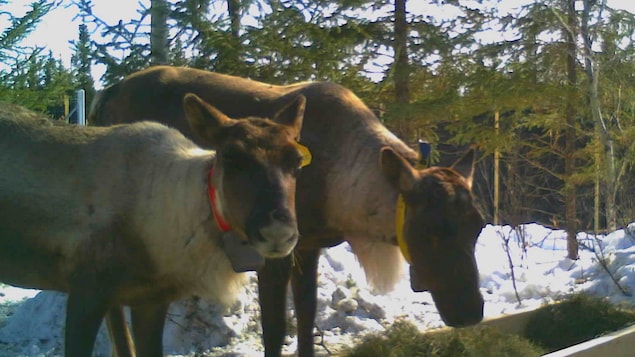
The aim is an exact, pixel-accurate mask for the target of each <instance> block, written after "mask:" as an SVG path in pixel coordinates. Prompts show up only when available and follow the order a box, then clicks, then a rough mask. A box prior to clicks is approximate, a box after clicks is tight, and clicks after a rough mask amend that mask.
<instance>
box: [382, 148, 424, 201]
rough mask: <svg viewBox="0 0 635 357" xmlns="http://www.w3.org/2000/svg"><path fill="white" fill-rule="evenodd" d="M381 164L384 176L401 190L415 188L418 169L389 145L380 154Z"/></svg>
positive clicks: (406, 190) (405, 190)
mask: <svg viewBox="0 0 635 357" xmlns="http://www.w3.org/2000/svg"><path fill="white" fill-rule="evenodd" d="M380 166H381V171H382V173H383V174H384V177H385V178H386V179H387V180H388V182H389V183H390V184H391V185H392V186H393V187H394V188H395V189H396V190H397V191H399V192H408V191H412V190H413V189H414V185H415V178H416V177H415V176H416V171H415V169H414V168H412V165H410V163H409V162H408V161H406V159H404V158H403V157H401V155H399V154H397V153H396V152H395V151H394V150H393V149H391V148H389V147H387V146H386V147H383V148H382V149H381V154H380Z"/></svg>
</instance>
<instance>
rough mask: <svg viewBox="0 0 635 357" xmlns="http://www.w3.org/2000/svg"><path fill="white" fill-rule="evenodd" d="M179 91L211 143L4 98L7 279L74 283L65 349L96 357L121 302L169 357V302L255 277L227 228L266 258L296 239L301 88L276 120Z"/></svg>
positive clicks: (1, 226)
mask: <svg viewBox="0 0 635 357" xmlns="http://www.w3.org/2000/svg"><path fill="white" fill-rule="evenodd" d="M180 101H181V103H182V104H181V106H182V107H183V109H182V110H183V113H184V117H183V120H185V121H186V122H187V123H188V125H190V128H191V133H194V134H196V135H197V136H198V138H199V139H198V140H199V142H201V143H204V144H205V146H206V147H208V148H213V149H214V150H215V151H210V150H203V149H201V148H199V147H198V146H196V145H195V144H194V143H193V142H192V141H191V140H189V139H187V138H186V137H184V136H183V135H182V134H181V133H180V132H179V131H177V130H174V129H171V128H168V127H166V126H164V125H162V124H159V123H154V122H141V123H135V124H122V125H117V126H113V127H109V128H100V127H77V126H71V125H61V126H60V125H52V124H51V121H50V120H47V119H43V118H41V117H37V116H36V115H34V114H33V113H30V112H28V111H27V110H25V109H23V108H20V107H17V106H14V105H10V104H2V105H0V167H1V168H2V173H1V174H0V281H2V282H5V283H8V284H11V285H15V286H20V287H28V288H38V289H46V290H58V291H62V292H66V293H68V303H67V313H66V329H65V355H66V356H72V357H83V356H85V357H88V356H91V355H92V349H93V345H94V341H95V338H96V334H97V330H98V328H99V326H100V324H101V321H102V319H103V318H104V316H105V315H107V314H108V318H109V319H117V318H118V316H119V317H121V315H117V312H118V311H121V306H124V305H125V306H130V309H131V316H132V321H133V322H134V325H133V333H134V339H135V341H138V343H137V347H138V348H137V355H138V356H144V357H145V356H161V355H162V334H163V322H164V320H165V314H166V311H167V308H168V306H169V304H170V302H172V301H175V300H177V299H182V298H184V297H187V296H192V295H198V296H203V297H208V298H211V299H213V300H216V301H220V302H224V303H229V302H231V301H233V299H234V296H235V293H236V292H237V290H238V289H239V288H240V287H242V286H243V284H244V283H245V282H246V281H245V279H244V277H243V275H244V274H238V273H236V272H235V271H234V269H232V266H231V265H230V261H229V260H228V254H227V252H226V246H227V244H226V243H225V241H224V240H223V239H224V238H225V237H224V235H225V233H223V230H225V229H221V228H222V227H225V228H227V227H229V228H230V232H231V237H230V240H231V239H234V240H238V241H240V242H248V244H249V247H251V248H253V249H255V250H256V251H257V252H258V253H259V254H261V255H262V256H264V257H266V258H282V257H285V256H287V255H289V253H291V251H292V250H293V248H294V247H295V245H296V243H297V240H298V229H297V221H296V214H295V186H296V175H297V173H298V170H299V168H300V166H301V165H302V162H303V160H304V158H303V155H304V152H303V151H302V150H301V149H299V144H297V142H296V141H297V139H298V138H299V134H300V128H301V125H302V114H303V111H304V102H305V99H304V98H303V97H301V96H298V97H295V99H293V100H291V102H290V103H288V105H285V106H283V107H282V109H281V110H280V111H278V112H277V113H278V114H277V115H275V116H274V117H273V118H272V119H271V120H269V119H263V118H255V117H246V118H244V119H235V120H234V119H230V118H229V117H227V116H226V115H225V114H223V113H222V112H220V111H219V110H218V109H216V108H214V107H213V106H211V105H209V104H207V103H205V102H203V101H202V100H201V99H200V98H198V97H197V96H196V95H194V94H187V95H185V96H181V100H180ZM210 198H213V199H210ZM214 217H216V219H215V218H214ZM108 311H111V313H108ZM117 326H120V325H119V324H117V323H109V327H111V328H112V327H117ZM110 332H111V336H114V337H117V336H119V338H121V336H124V337H123V338H125V339H127V340H128V341H127V342H129V341H130V338H129V337H128V336H127V330H126V331H112V330H111V331H110ZM117 342H118V343H119V345H120V346H121V347H118V348H119V350H118V352H119V354H120V355H124V356H125V355H134V352H132V351H130V350H128V351H125V350H124V348H126V346H123V345H122V341H121V340H120V341H117ZM123 342H126V341H123Z"/></svg>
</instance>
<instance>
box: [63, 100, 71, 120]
mask: <svg viewBox="0 0 635 357" xmlns="http://www.w3.org/2000/svg"><path fill="white" fill-rule="evenodd" d="M70 110H71V104H70V100H69V98H68V96H67V95H66V94H64V119H65V120H66V121H68V113H69V112H70Z"/></svg>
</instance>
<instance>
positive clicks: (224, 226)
mask: <svg viewBox="0 0 635 357" xmlns="http://www.w3.org/2000/svg"><path fill="white" fill-rule="evenodd" d="M212 176H214V166H212V168H211V169H209V176H208V181H207V192H208V193H209V202H210V205H211V206H212V212H213V213H214V218H215V219H216V224H217V225H218V228H219V229H220V230H221V231H223V232H228V231H230V230H231V229H232V227H231V226H230V225H229V223H228V222H227V221H226V220H225V219H224V218H223V216H222V215H221V213H220V212H219V210H218V206H217V205H216V189H215V188H214V184H213V183H212Z"/></svg>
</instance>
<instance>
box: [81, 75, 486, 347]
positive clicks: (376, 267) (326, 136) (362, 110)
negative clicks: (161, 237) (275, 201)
mask: <svg viewBox="0 0 635 357" xmlns="http://www.w3.org/2000/svg"><path fill="white" fill-rule="evenodd" d="M186 92H193V93H196V94H198V95H199V96H200V97H201V98H202V99H204V100H205V101H207V102H209V103H211V104H213V105H215V106H217V107H218V108H220V109H221V110H222V111H224V112H226V113H229V115H234V116H243V115H269V114H270V113H272V112H273V111H274V110H275V108H276V107H277V106H279V103H280V102H285V101H287V100H288V98H289V97H293V96H297V95H299V94H301V95H303V96H304V97H306V110H305V116H304V123H303V129H302V143H303V144H304V145H306V146H308V148H309V149H310V150H311V153H312V155H313V162H312V164H311V165H310V166H309V167H307V169H306V170H303V172H302V174H301V175H300V177H299V178H298V188H297V192H296V198H297V202H296V206H297V213H298V225H299V229H300V233H301V238H300V240H299V242H298V245H297V247H296V249H295V252H294V257H295V259H292V258H288V257H287V258H282V259H267V260H266V264H265V266H264V267H263V268H261V269H259V270H258V283H259V298H260V305H261V319H262V328H263V340H264V345H265V355H266V356H280V354H281V346H282V344H283V340H284V336H285V334H286V315H285V311H286V291H287V290H286V288H287V284H288V281H289V280H291V283H292V291H293V297H294V304H295V308H296V315H297V320H298V321H297V333H298V355H299V356H312V355H313V354H314V345H313V337H314V333H313V326H314V320H315V314H316V294H317V270H318V267H317V266H318V258H319V255H320V249H322V248H326V247H331V246H334V245H337V244H340V243H342V242H344V241H347V242H349V243H350V245H351V247H352V249H353V252H354V253H355V254H356V256H357V258H358V260H359V262H360V264H361V265H362V267H363V269H364V271H365V273H366V276H367V278H368V280H369V281H370V283H371V284H373V285H374V286H375V287H376V288H378V289H379V290H388V289H390V288H391V287H392V286H393V285H394V283H395V282H396V281H397V279H398V277H399V273H400V267H401V266H402V264H401V261H402V252H400V249H399V245H398V243H397V236H398V235H397V232H396V229H395V220H396V217H403V225H402V227H403V229H400V230H399V233H400V234H399V236H402V239H401V243H402V244H401V247H402V248H403V252H404V254H405V255H408V256H409V262H410V279H411V285H412V289H413V290H415V291H424V290H427V291H429V292H430V293H431V294H432V297H433V299H434V301H435V305H436V306H437V308H438V310H439V312H440V314H441V317H442V318H443V320H444V321H445V323H446V324H448V325H450V326H466V325H472V324H476V323H478V322H480V321H481V320H482V317H483V298H482V295H481V293H480V290H479V276H478V269H477V265H476V261H475V257H474V247H475V243H476V239H477V237H478V235H479V233H480V231H481V228H482V227H483V224H484V222H483V219H482V217H481V215H480V213H479V211H478V210H477V208H476V206H475V202H474V198H473V195H472V191H471V185H472V175H473V171H474V160H473V155H472V154H471V153H470V154H467V155H466V156H465V157H464V159H463V160H460V161H459V162H457V163H456V164H455V165H453V166H452V167H430V168H426V169H417V168H415V163H416V161H417V153H416V152H415V151H413V150H412V149H410V148H409V147H408V146H407V145H406V144H405V143H403V142H402V141H401V140H399V139H398V138H397V137H396V136H395V135H393V134H392V133H391V132H390V131H389V130H388V129H387V128H386V127H385V126H383V125H382V124H381V123H380V122H379V120H378V119H377V118H376V117H375V115H373V113H372V112H371V111H370V110H369V108H368V107H367V106H366V105H365V104H364V103H363V102H362V101H361V100H360V99H359V98H358V97H357V96H355V94H353V93H352V92H351V91H350V90H348V89H346V88H344V87H342V86H340V85H337V84H333V83H328V82H306V83H298V84H292V85H284V86H278V85H271V84H267V83H261V82H257V81H253V80H249V79H244V78H239V77H234V76H229V75H223V74H218V73H212V72H209V71H203V70H197V69H192V68H185V67H171V66H157V67H151V68H149V69H146V70H142V71H139V72H137V73H133V74H131V75H129V76H128V77H127V78H125V79H124V80H122V81H121V82H119V83H117V84H115V85H112V86H110V87H108V88H106V89H104V90H103V91H102V92H101V93H100V94H99V95H98V97H97V98H96V99H95V100H94V102H93V104H92V107H93V109H92V114H91V115H90V116H89V118H88V121H89V123H91V124H93V125H111V124H116V123H128V122H132V121H135V120H138V119H139V118H147V119H150V120H157V121H159V122H162V123H165V124H168V125H169V126H172V127H175V128H178V129H179V130H181V131H182V132H183V133H185V135H186V136H188V137H192V132H191V130H190V129H189V127H188V126H187V123H186V121H185V120H184V115H183V111H182V109H181V106H180V105H179V102H180V100H181V99H180V98H181V97H182V96H183V95H184V94H185V93H186ZM157 103H161V105H157ZM199 144H201V145H204V144H205V143H203V142H199ZM400 197H401V198H400ZM398 200H401V201H402V202H404V205H403V206H401V207H402V208H400V209H397V202H398ZM292 261H294V262H295V263H292Z"/></svg>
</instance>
